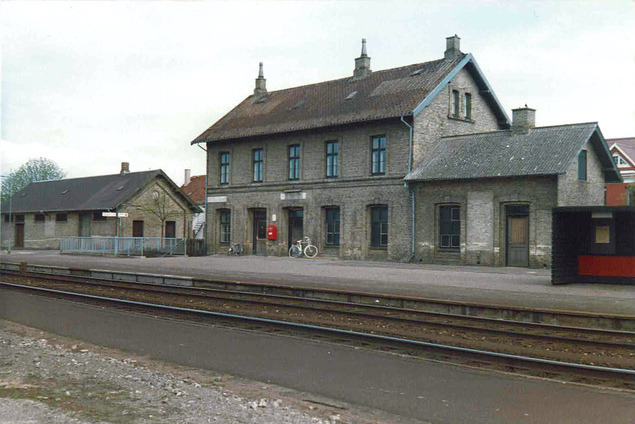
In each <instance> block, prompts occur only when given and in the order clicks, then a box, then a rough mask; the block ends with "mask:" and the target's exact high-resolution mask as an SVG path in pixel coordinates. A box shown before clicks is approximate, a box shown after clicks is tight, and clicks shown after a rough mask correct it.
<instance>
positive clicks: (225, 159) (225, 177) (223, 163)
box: [220, 152, 229, 184]
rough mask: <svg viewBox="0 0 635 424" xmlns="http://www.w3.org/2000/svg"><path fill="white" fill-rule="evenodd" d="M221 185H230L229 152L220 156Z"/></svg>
mask: <svg viewBox="0 0 635 424" xmlns="http://www.w3.org/2000/svg"><path fill="white" fill-rule="evenodd" d="M220 183H221V184H229V152H222V153H221V154H220Z"/></svg>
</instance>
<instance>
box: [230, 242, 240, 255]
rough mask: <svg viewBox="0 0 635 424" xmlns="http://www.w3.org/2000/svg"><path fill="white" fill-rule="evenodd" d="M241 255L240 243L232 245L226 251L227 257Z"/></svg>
mask: <svg viewBox="0 0 635 424" xmlns="http://www.w3.org/2000/svg"><path fill="white" fill-rule="evenodd" d="M242 254H243V245H242V244H240V243H232V247H230V248H229V250H228V251H227V256H232V255H242Z"/></svg>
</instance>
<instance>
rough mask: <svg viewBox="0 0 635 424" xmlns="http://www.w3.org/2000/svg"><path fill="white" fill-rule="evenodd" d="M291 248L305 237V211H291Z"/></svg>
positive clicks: (289, 232)
mask: <svg viewBox="0 0 635 424" xmlns="http://www.w3.org/2000/svg"><path fill="white" fill-rule="evenodd" d="M288 211H289V231H288V234H289V247H291V245H292V244H293V242H295V241H297V240H302V238H303V237H304V210H302V209H289V210H288Z"/></svg>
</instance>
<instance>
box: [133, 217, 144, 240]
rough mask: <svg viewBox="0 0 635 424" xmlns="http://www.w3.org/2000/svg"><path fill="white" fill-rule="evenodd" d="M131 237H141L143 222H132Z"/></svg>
mask: <svg viewBox="0 0 635 424" xmlns="http://www.w3.org/2000/svg"><path fill="white" fill-rule="evenodd" d="M132 237H143V221H132Z"/></svg>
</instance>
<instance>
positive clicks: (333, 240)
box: [326, 207, 340, 246]
mask: <svg viewBox="0 0 635 424" xmlns="http://www.w3.org/2000/svg"><path fill="white" fill-rule="evenodd" d="M326 245H327V246H339V245H340V208H336V207H334V208H326Z"/></svg>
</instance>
